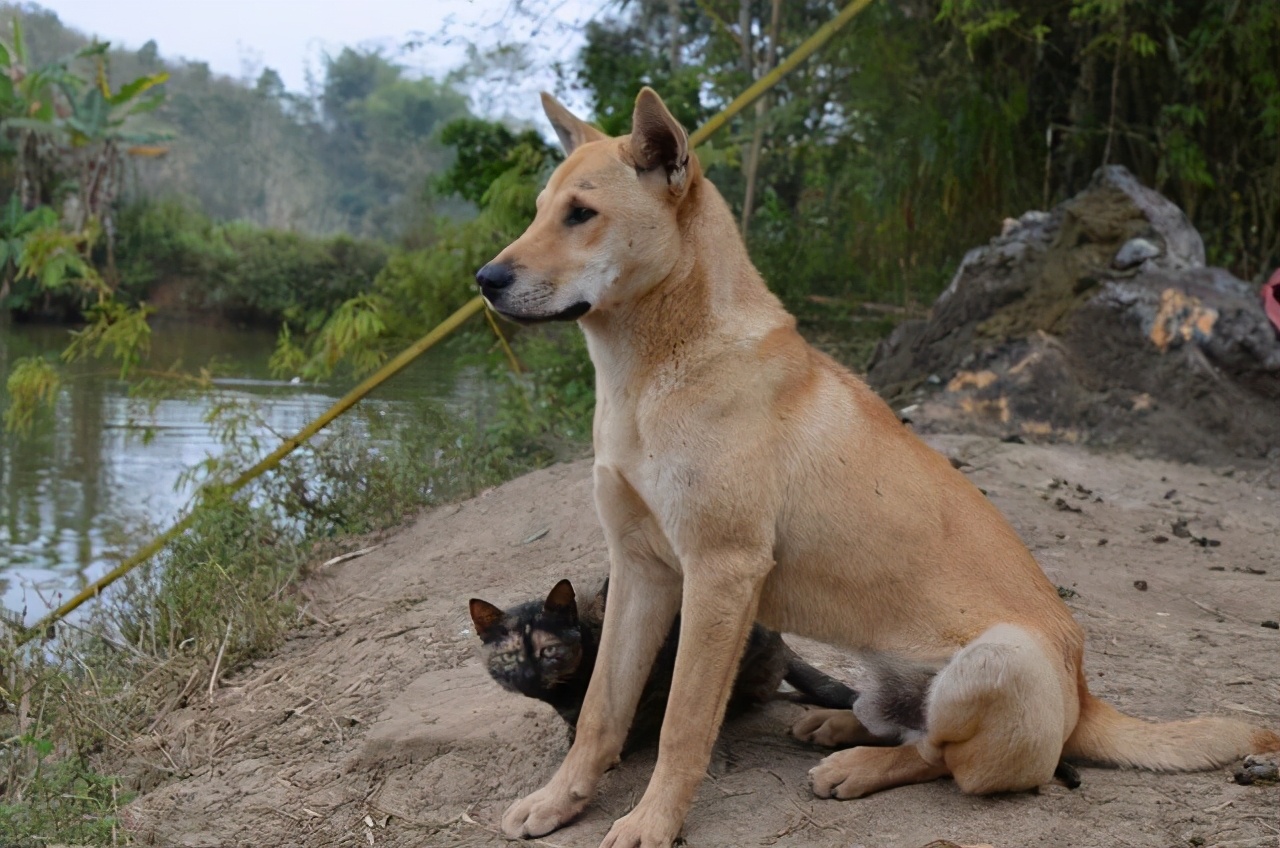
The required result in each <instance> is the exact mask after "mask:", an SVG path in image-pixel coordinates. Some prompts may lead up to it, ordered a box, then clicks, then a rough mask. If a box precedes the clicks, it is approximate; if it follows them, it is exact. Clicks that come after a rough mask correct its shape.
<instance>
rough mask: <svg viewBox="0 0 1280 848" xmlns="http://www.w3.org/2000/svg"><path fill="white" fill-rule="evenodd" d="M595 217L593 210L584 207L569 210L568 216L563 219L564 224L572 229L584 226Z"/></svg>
mask: <svg viewBox="0 0 1280 848" xmlns="http://www.w3.org/2000/svg"><path fill="white" fill-rule="evenodd" d="M595 216H596V210H594V209H588V208H587V207H585V206H574V207H571V208H570V209H569V215H568V217H566V218H565V219H564V222H565V223H566V224H568V225H569V226H570V227H573V226H576V225H578V224H585V223H586V222H587V221H590V220H591V219H592V218H594V217H595Z"/></svg>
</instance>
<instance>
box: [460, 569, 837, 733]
mask: <svg viewBox="0 0 1280 848" xmlns="http://www.w3.org/2000/svg"><path fill="white" fill-rule="evenodd" d="M607 597H608V580H607V579H606V580H604V581H603V583H601V584H600V586H599V588H598V589H594V590H590V591H587V592H584V593H583V594H582V595H577V594H576V593H575V592H574V589H573V586H572V584H570V582H569V581H568V580H561V581H560V582H559V583H557V584H556V586H555V588H553V589H552V590H551V593H550V594H549V595H547V598H546V600H545V601H537V600H535V601H529V602H527V603H524V604H519V605H517V606H514V607H511V608H509V609H506V610H503V609H500V608H499V607H496V606H494V605H493V604H490V603H488V602H486V601H481V600H478V599H472V601H471V620H472V623H473V624H474V625H475V628H476V635H477V636H479V637H480V641H481V643H482V646H483V654H484V659H485V665H486V668H487V669H488V671H489V674H490V675H491V676H492V677H493V679H494V680H495V681H497V682H498V684H499V685H501V686H502V687H503V688H504V689H507V690H509V691H512V692H518V693H520V694H522V695H527V696H528V697H530V698H537V699H538V700H540V701H545V702H547V703H548V704H550V705H551V706H552V707H554V708H555V710H556V712H557V713H559V714H560V717H561V718H563V719H564V720H565V723H566V724H568V725H569V732H570V735H571V736H572V734H573V729H574V728H575V727H576V725H577V722H578V713H579V711H580V710H581V708H582V701H583V698H585V697H586V692H587V684H588V683H590V681H591V672H592V670H593V669H594V668H595V662H596V649H597V646H598V645H599V643H600V632H601V629H602V627H603V624H604V609H605V603H606V599H607ZM679 632H680V620H679V619H678V618H677V619H676V621H675V623H674V624H673V625H672V628H671V631H670V633H668V635H667V639H666V642H665V643H664V644H663V646H662V649H661V651H660V652H659V654H658V658H657V660H656V662H655V663H654V666H653V671H652V673H651V674H650V675H649V680H648V682H647V683H646V684H645V687H644V693H643V694H642V695H641V698H640V705H639V707H638V708H637V709H636V717H635V721H634V722H633V723H632V726H631V732H630V735H629V736H628V742H627V748H628V749H630V748H633V747H635V746H636V745H637V744H643V743H644V742H646V741H649V740H651V739H653V738H654V737H655V736H656V734H657V731H658V730H659V728H661V726H662V718H663V714H664V713H665V711H666V704H667V695H668V693H669V691H670V689H671V679H672V674H673V672H674V669H675V659H676V648H677V645H678V634H679ZM783 680H786V681H787V682H788V683H789V684H791V685H792V686H793V687H794V688H795V689H796V691H797V692H798V693H799V699H800V700H804V701H806V702H808V703H812V704H818V705H820V706H825V707H829V708H832V709H848V708H849V706H850V705H851V704H852V703H853V701H854V698H855V697H856V693H855V692H854V691H853V690H852V689H850V688H849V687H848V686H845V685H844V684H842V683H840V682H838V681H836V680H833V679H831V678H830V677H828V676H827V675H825V674H823V673H822V672H821V671H819V670H818V669H816V668H814V667H813V666H811V665H809V664H808V663H806V662H804V661H803V660H802V659H800V658H799V657H798V656H797V655H796V654H795V652H794V651H792V650H791V649H790V648H788V647H787V645H786V643H784V642H783V641H782V637H781V636H780V635H779V634H778V633H776V632H774V631H772V630H768V629H766V628H764V627H761V626H760V625H756V626H754V627H753V628H752V629H751V634H750V636H749V637H748V640H747V647H746V650H745V651H744V652H743V656H742V660H741V661H740V662H739V664H738V676H737V679H736V680H735V681H734V685H733V692H732V694H731V696H730V699H729V706H728V710H727V714H728V715H729V716H733V715H736V714H740V713H742V712H743V711H745V710H747V709H749V708H750V707H752V706H755V705H757V704H761V703H764V702H765V701H768V700H770V699H771V698H773V697H775V695H776V694H777V691H778V685H779V684H780V683H781V682H782V681H783Z"/></svg>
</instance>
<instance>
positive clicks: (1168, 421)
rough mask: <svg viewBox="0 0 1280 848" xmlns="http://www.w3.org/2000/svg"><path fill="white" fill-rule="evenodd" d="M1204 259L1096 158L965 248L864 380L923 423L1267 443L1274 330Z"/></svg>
mask: <svg viewBox="0 0 1280 848" xmlns="http://www.w3.org/2000/svg"><path fill="white" fill-rule="evenodd" d="M1204 263H1205V259H1204V244H1203V242H1202V241H1201V239H1200V235H1199V234H1198V233H1197V232H1196V231H1195V229H1194V228H1192V226H1191V225H1190V223H1188V221H1187V219H1186V216H1184V215H1183V214H1182V212H1181V210H1179V209H1178V208H1177V207H1176V206H1174V205H1173V204H1172V203H1171V202H1169V201H1168V200H1166V199H1165V198H1163V197H1161V196H1160V195H1159V194H1157V193H1155V192H1154V191H1151V190H1150V189H1147V188H1144V187H1143V186H1141V185H1139V184H1138V183H1137V181H1136V180H1135V179H1134V178H1133V176H1132V175H1131V174H1130V173H1129V172H1128V171H1126V170H1125V169H1124V168H1121V167H1116V166H1113V167H1109V168H1104V169H1102V170H1100V171H1098V173H1097V174H1096V175H1095V176H1094V179H1093V182H1092V183H1091V184H1090V186H1089V187H1088V188H1087V189H1085V191H1083V192H1081V193H1080V194H1079V195H1077V196H1076V197H1074V198H1072V199H1071V200H1069V201H1067V202H1066V203H1063V204H1062V205H1060V206H1058V207H1057V208H1055V209H1054V210H1053V211H1052V212H1048V213H1045V212H1028V213H1027V214H1025V215H1023V216H1022V217H1021V218H1020V219H1018V220H1017V221H1012V220H1011V221H1008V222H1006V226H1005V232H1004V233H1003V234H1002V235H1000V236H999V237H997V238H995V239H993V240H992V241H991V243H990V244H988V245H986V246H985V247H981V248H977V249H975V250H972V251H970V252H969V253H968V255H966V256H965V258H964V260H963V261H962V262H961V264H960V268H959V270H958V271H957V272H956V275H955V278H954V279H953V280H952V282H951V285H950V286H949V287H948V288H947V290H946V291H945V292H943V294H942V296H941V297H939V298H938V300H937V302H936V303H935V304H934V306H933V310H932V314H931V315H930V317H929V318H928V319H927V320H921V321H911V322H907V323H904V324H902V325H901V326H899V327H898V329H897V330H896V331H895V332H894V333H893V334H892V335H891V336H890V337H889V339H887V340H886V341H885V342H884V343H882V344H881V346H880V347H879V348H878V349H877V351H876V353H875V355H874V357H873V358H872V362H871V366H870V368H869V373H868V379H869V381H870V382H871V383H872V385H873V386H875V387H876V389H877V390H879V391H880V392H881V394H883V395H885V396H886V397H891V398H893V399H895V401H896V402H897V403H898V405H899V406H905V407H907V408H908V410H909V411H908V412H907V413H906V415H907V417H909V418H911V419H912V421H913V422H914V423H915V425H916V426H917V427H918V428H920V429H922V430H924V431H933V432H942V431H947V432H955V431H957V430H962V431H968V432H977V433H984V434H988V435H998V436H1012V435H1016V436H1020V437H1023V438H1026V439H1029V440H1032V439H1033V440H1045V441H1066V442H1081V443H1088V444H1093V445H1105V446H1112V447H1120V448H1124V449H1127V450H1131V451H1134V452H1137V453H1139V454H1143V455H1157V456H1165V457H1169V458H1173V459H1180V460H1195V461H1210V462H1214V461H1216V462H1221V461H1224V460H1226V459H1227V458H1234V457H1242V458H1248V459H1262V458H1268V457H1270V458H1274V457H1280V340H1278V339H1277V336H1276V332H1275V330H1274V329H1273V327H1272V326H1271V324H1270V322H1269V321H1268V320H1267V317H1266V314H1265V313H1264V311H1263V303H1262V299H1261V297H1260V296H1259V292H1258V291H1257V290H1256V289H1255V288H1254V287H1252V286H1250V285H1248V284H1247V283H1244V282H1242V281H1241V280H1238V279H1236V278H1235V277H1233V276H1231V274H1229V273H1228V272H1226V271H1224V270H1222V269H1221V268H1207V267H1205V264H1204Z"/></svg>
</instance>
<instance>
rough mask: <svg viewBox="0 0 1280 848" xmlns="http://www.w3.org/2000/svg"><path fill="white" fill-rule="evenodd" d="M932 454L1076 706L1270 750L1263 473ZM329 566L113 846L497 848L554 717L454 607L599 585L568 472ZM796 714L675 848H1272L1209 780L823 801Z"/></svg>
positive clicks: (136, 763) (459, 509) (579, 832)
mask: <svg viewBox="0 0 1280 848" xmlns="http://www.w3.org/2000/svg"><path fill="white" fill-rule="evenodd" d="M930 440H931V443H932V444H933V445H934V446H935V447H937V448H938V449H939V450H941V451H943V452H944V453H946V454H947V455H949V456H952V457H954V458H955V459H956V460H957V461H960V462H963V463H964V465H963V466H962V467H963V469H964V470H965V472H966V473H967V474H968V475H969V477H970V479H971V480H972V481H973V482H974V483H975V484H977V485H978V486H981V487H982V488H983V489H985V490H986V491H987V492H988V494H989V496H990V497H991V498H992V499H993V501H994V502H995V503H996V504H997V505H998V506H999V507H1000V508H1001V509H1002V510H1003V511H1004V513H1005V514H1006V515H1007V516H1008V517H1009V518H1010V519H1011V521H1012V523H1013V525H1014V527H1015V528H1016V529H1017V530H1018V531H1019V532H1020V533H1021V534H1022V536H1023V538H1024V539H1025V540H1026V541H1027V542H1028V544H1029V545H1030V546H1031V548H1032V550H1033V552H1034V553H1035V554H1036V557H1037V559H1038V560H1039V561H1040V563H1041V564H1042V566H1043V567H1044V568H1045V570H1046V572H1047V573H1048V575H1049V577H1050V579H1051V580H1052V581H1053V582H1054V583H1055V584H1057V585H1059V586H1060V587H1062V591H1063V594H1064V595H1065V596H1066V597H1067V601H1066V602H1067V603H1068V605H1069V606H1071V608H1072V609H1073V611H1074V612H1075V614H1076V616H1077V618H1078V619H1079V620H1080V621H1081V623H1082V624H1083V625H1084V627H1085V629H1086V631H1087V632H1088V636H1089V642H1088V656H1087V659H1086V663H1087V668H1088V670H1089V676H1090V684H1091V686H1092V687H1093V689H1094V691H1095V692H1097V693H1098V694H1099V695H1101V696H1103V697H1105V698H1106V699H1107V700H1109V701H1111V702H1112V703H1114V704H1116V705H1117V706H1119V707H1120V708H1122V709H1124V710H1125V711H1127V712H1130V713H1132V714H1135V715H1140V716H1144V717H1151V718H1163V719H1173V718H1182V717H1185V716H1188V715H1194V714H1205V713H1219V714H1226V715H1236V716H1238V717H1242V718H1246V719H1248V720H1250V721H1254V722H1258V723H1262V724H1269V725H1271V726H1278V725H1280V707H1278V706H1277V704H1278V703H1280V684H1278V683H1277V681H1276V679H1275V675H1274V670H1273V668H1272V666H1273V664H1274V663H1273V658H1274V656H1275V653H1276V650H1277V648H1280V642H1278V641H1277V640H1280V633H1278V632H1277V631H1275V630H1272V629H1269V628H1266V627H1263V626H1261V623H1262V622H1263V621H1264V620H1274V619H1277V618H1280V606H1278V604H1280V602H1278V601H1277V598H1278V597H1280V572H1278V571H1277V569H1276V567H1275V562H1274V549H1273V544H1274V543H1273V540H1274V538H1275V535H1276V533H1277V531H1280V519H1277V516H1278V515H1280V491H1277V489H1276V488H1274V482H1271V483H1268V482H1267V480H1266V475H1265V474H1264V473H1263V472H1262V471H1259V470H1255V469H1247V468H1240V469H1226V468H1221V469H1216V470H1215V469H1210V468H1206V467H1202V466H1192V465H1179V464H1173V463H1167V462H1160V461H1154V460H1140V459H1134V458H1132V457H1129V456H1126V455H1123V454H1103V453H1094V452H1089V451H1087V450H1084V449H1081V448H1076V447H1069V446H1053V447H1046V446H1032V445H1021V444H1010V443H1005V442H1000V441H996V440H993V439H986V438H981V437H974V436H934V437H930ZM1184 520H1185V521H1184ZM1198 540H1204V541H1203V543H1202V544H1198V543H1197V541H1198ZM1211 542H1213V543H1217V544H1210V543H1211ZM374 546H376V547H374ZM344 547H345V548H347V549H350V550H357V549H365V548H369V547H374V550H372V551H369V552H367V553H365V554H364V555H362V556H360V557H358V558H354V559H350V560H347V561H344V562H338V563H335V564H332V565H328V566H324V567H321V568H318V569H316V570H315V571H314V573H312V574H311V575H310V576H309V577H307V578H306V579H305V580H303V581H302V582H301V583H299V584H298V585H297V587H296V592H295V594H296V600H297V603H298V604H299V608H300V609H301V610H302V613H303V618H304V619H305V621H306V623H305V624H304V625H303V626H302V627H300V628H299V629H297V630H296V631H294V632H292V633H291V634H289V636H288V638H287V640H286V641H285V642H284V644H283V645H282V646H281V647H280V649H279V650H277V651H276V652H274V653H272V654H271V655H269V656H266V657H264V658H262V659H260V660H257V661H255V662H253V663H252V664H251V665H249V666H248V667H247V668H245V669H243V670H241V671H239V672H237V673H236V674H235V675H234V676H232V677H229V678H226V679H219V680H217V681H215V684H216V685H214V686H213V687H212V688H210V683H209V677H208V675H207V674H206V675H204V676H202V677H201V678H200V679H198V680H196V682H195V683H194V684H193V685H191V686H189V687H188V688H189V692H188V693H186V695H185V696H184V698H183V699H180V701H175V702H174V704H173V706H172V707H170V708H168V709H167V710H165V711H163V712H162V714H161V715H159V716H158V717H157V718H156V719H155V722H154V724H153V725H152V727H151V728H149V730H148V732H146V733H139V734H137V735H135V736H134V737H132V738H130V739H129V740H127V742H128V745H127V748H128V752H129V754H128V757H127V758H126V762H125V763H124V765H123V767H122V769H121V770H120V773H121V774H122V775H124V786H123V787H122V788H123V789H125V790H132V791H138V792H140V793H141V795H140V797H138V798H137V799H136V800H134V801H133V802H132V803H130V804H128V805H127V806H125V807H124V808H123V809H122V810H121V811H120V821H121V823H122V825H123V827H124V828H125V830H127V831H128V832H129V833H130V834H131V835H132V836H133V837H134V838H136V839H138V840H139V841H140V842H143V843H154V844H181V845H188V846H223V845H236V844H246V845H248V844H255V845H257V844H279V845H297V846H329V845H335V844H375V845H388V846H411V845H412V846H417V845H423V844H428V845H454V846H466V848H473V847H475V846H495V848H496V846H500V845H505V844H507V843H506V841H505V840H503V839H502V838H501V837H500V836H498V835H497V834H496V828H497V822H498V819H499V816H500V815H501V812H502V810H503V809H504V808H505V806H506V805H507V804H508V803H509V802H510V801H511V800H513V799H514V798H516V797H517V796H519V795H521V794H522V793H525V792H528V791H530V790H532V789H534V788H536V787H537V786H539V785H540V784H541V783H542V782H543V781H545V779H546V778H547V777H548V776H549V775H550V774H551V772H552V770H553V769H554V768H555V767H556V765H557V764H558V762H559V760H560V758H561V757H562V756H563V753H564V751H565V749H566V740H565V736H564V731H563V728H562V726H561V725H560V723H559V720H558V719H557V718H556V717H555V715H554V713H552V712H551V710H550V709H549V708H544V707H543V705H541V704H538V703H535V702H533V701H529V700H527V699H522V698H520V697H518V696H514V695H508V694H505V693H503V692H501V690H499V689H498V688H497V686H496V685H494V684H493V683H492V682H491V681H489V680H488V679H487V677H486V676H485V673H484V671H483V670H482V669H481V668H480V667H479V665H478V664H477V660H476V658H475V640H474V637H473V636H472V634H471V633H470V630H469V621H468V619H467V612H466V602H467V599H468V598H470V597H472V596H480V597H484V598H486V599H488V600H491V601H493V602H495V603H500V604H507V603H510V602H513V601H518V600H524V599H527V598H530V597H533V596H536V595H539V594H542V593H545V591H546V590H547V588H548V587H549V586H551V585H552V584H554V582H555V581H556V580H558V579H560V578H561V577H570V578H580V577H583V576H585V575H587V574H589V573H593V572H598V571H599V570H600V569H602V568H603V565H604V562H605V549H604V543H603V539H602V536H601V533H600V530H599V525H598V523H597V521H596V519H595V515H594V510H593V509H592V505H591V478H590V465H589V463H588V462H586V461H581V462H576V463H570V464H562V465H556V466H553V467H551V468H548V469H545V470H543V471H538V472H535V473H532V474H529V475H527V476H524V477H521V478H518V479H516V480H513V481H511V482H510V483H507V484H505V485H503V486H501V487H498V488H495V489H491V490H488V491H485V492H483V493H482V494H480V495H479V496H478V497H475V498H473V499H471V500H468V501H464V502H461V503H458V504H453V505H450V506H442V507H438V508H435V509H432V510H430V511H427V512H425V513H423V514H421V515H420V516H418V517H417V518H416V519H414V520H412V521H410V522H409V523H408V524H407V525H405V526H403V527H401V528H400V529H398V530H395V531H392V532H389V533H388V534H386V535H385V536H381V537H368V538H363V539H359V540H349V541H348V542H347V543H346V544H345V545H344ZM797 644H798V645H799V647H800V649H801V650H802V651H804V652H805V653H806V655H807V656H809V657H810V658H811V659H813V660H814V662H815V663H816V664H818V665H820V666H822V667H824V668H826V669H828V670H830V671H832V672H833V673H836V674H841V673H843V671H844V670H845V669H847V668H848V665H849V659H848V658H847V657H846V656H845V655H843V654H842V653H840V652H837V651H834V650H832V649H829V648H826V647H824V646H819V645H814V644H811V643H797ZM799 709H800V708H799V707H796V706H794V705H791V704H788V703H783V702H778V703H775V704H771V705H769V706H768V707H767V708H766V709H764V710H763V711H761V712H759V713H757V714H755V715H753V716H750V717H748V718H747V719H745V720H743V721H742V722H739V723H737V724H735V725H733V726H731V727H730V728H728V729H727V730H726V732H725V733H724V734H723V736H722V738H721V741H720V743H719V745H718V747H717V752H716V755H715V757H714V759H713V763H712V767H711V777H710V779H708V781H707V782H706V783H705V785H704V786H703V788H702V790H701V792H700V793H699V797H698V800H697V802H696V804H695V806H694V809H693V811H692V812H691V814H690V816H689V819H688V823H687V826H686V831H685V835H686V837H687V838H688V839H689V840H690V842H691V844H695V845H700V846H730V845H733V846H738V845H744V844H779V845H797V846H809V845H835V844H839V845H850V844H866V845H875V846H886V847H887V848H892V846H903V848H918V846H921V845H925V844H926V843H928V842H930V841H932V840H934V839H939V838H947V839H953V840H955V841H957V842H968V843H973V842H986V843H990V844H993V845H997V846H1023V845H1034V844H1070V845H1073V846H1080V847H1081V848H1102V847H1103V846H1114V845H1129V846H1152V848H1156V846H1159V848H1164V847H1165V846H1168V845H1171V844H1203V845H1226V844H1230V845H1261V844H1264V842H1263V841H1262V840H1264V839H1267V838H1272V839H1273V838H1274V830H1273V829H1271V828H1269V827H1268V825H1269V824H1271V822H1272V821H1273V820H1274V809H1275V806H1274V805H1275V790H1274V789H1273V788H1264V787H1242V786H1236V785H1235V784H1234V783H1232V782H1231V780H1230V770H1229V769H1219V770H1215V771H1211V772H1206V773H1200V774H1191V775H1152V774H1148V773H1141V772H1132V771H1112V770H1101V769H1084V770H1082V774H1083V778H1084V784H1083V786H1082V787H1081V788H1079V789H1077V790H1068V789H1065V788H1064V787H1060V786H1049V787H1045V788H1044V789H1042V791H1041V792H1040V793H1039V794H1038V795H1032V794H1026V795H1013V796H1007V797H1001V798H991V799H974V798H967V797H964V796H962V795H960V794H959V793H958V792H957V791H956V789H955V787H954V785H953V784H951V783H950V782H949V781H940V782H938V783H934V784H928V785H923V786H916V787H907V788H903V789H897V790H892V791H890V792H886V793H882V794H879V795H876V796H873V797H871V798H868V799H865V800H861V801H853V802H836V801H816V800H814V799H813V798H812V796H811V795H810V794H809V791H808V788H807V786H806V783H805V774H806V772H807V770H808V769H809V768H810V767H811V766H812V765H813V764H814V763H815V762H816V760H817V759H818V757H819V756H820V755H821V754H820V752H817V751H814V750H812V749H810V748H808V747H807V746H803V745H800V744H799V743H796V742H794V741H792V740H791V739H790V738H789V737H788V736H787V735H786V728H787V726H788V725H789V724H790V722H791V721H792V720H793V719H794V717H795V715H796V714H797V711H798V710H799ZM652 764H653V753H652V752H642V753H639V754H637V755H636V756H635V757H633V758H632V759H629V760H628V761H627V762H626V763H624V764H623V765H622V766H621V767H619V768H618V769H616V770H615V771H614V772H612V773H611V774H610V776H609V777H608V778H607V779H606V781H605V785H604V788H603V790H602V793H601V795H600V798H599V799H598V800H597V801H596V803H594V804H593V805H592V807H591V808H590V809H589V810H588V812H587V814H586V815H585V816H584V817H583V819H582V820H581V821H579V822H578V823H576V824H574V825H573V826H571V827H570V828H567V829H565V830H563V831H559V832H557V833H555V834H552V835H551V836H550V837H548V839H547V840H545V841H544V844H549V845H560V846H594V845H596V844H598V842H599V840H600V838H601V837H602V836H603V834H604V833H605V832H606V830H607V829H608V827H609V824H610V823H611V822H612V820H613V819H614V818H615V817H617V816H619V815H621V814H622V813H624V812H625V811H626V810H627V809H628V808H629V806H630V805H631V804H632V803H633V802H634V799H635V798H636V797H638V794H639V792H640V791H642V789H643V786H644V784H645V782H646V781H647V779H648V776H649V774H650V771H651V767H652Z"/></svg>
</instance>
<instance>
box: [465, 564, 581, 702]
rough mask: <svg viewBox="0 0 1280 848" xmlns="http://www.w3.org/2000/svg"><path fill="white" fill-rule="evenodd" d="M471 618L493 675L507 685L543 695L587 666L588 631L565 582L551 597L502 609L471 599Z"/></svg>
mask: <svg viewBox="0 0 1280 848" xmlns="http://www.w3.org/2000/svg"><path fill="white" fill-rule="evenodd" d="M471 622H472V624H474V625H475V628H476V635H477V636H479V637H480V641H481V643H482V644H483V652H484V656H485V661H486V663H487V665H488V668H489V674H490V675H491V676H492V677H493V679H494V680H496V681H498V683H499V684H500V685H501V686H502V687H503V688H504V689H509V690H511V691H512V692H519V693H521V694H523V695H528V696H529V697H531V698H542V697H544V696H545V695H547V694H548V693H550V692H551V691H552V690H554V689H555V688H556V687H557V686H560V685H561V684H563V683H564V682H566V681H567V680H570V679H571V678H573V676H574V675H575V674H576V673H577V671H578V668H579V666H581V664H582V655H583V650H582V630H581V627H580V624H579V621H578V608H577V603H576V601H575V598H574V593H573V586H572V584H570V583H569V581H568V580H561V581H560V582H559V583H557V584H556V586H555V588H554V589H552V590H551V594H549V595H548V596H547V599H546V601H532V602H530V603H527V604H521V605H519V606H515V607H512V608H511V609H508V610H503V609H500V608H498V607H496V606H494V605H493V604H491V603H489V602H488V601H481V600H479V599H476V598H473V599H472V600H471Z"/></svg>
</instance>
